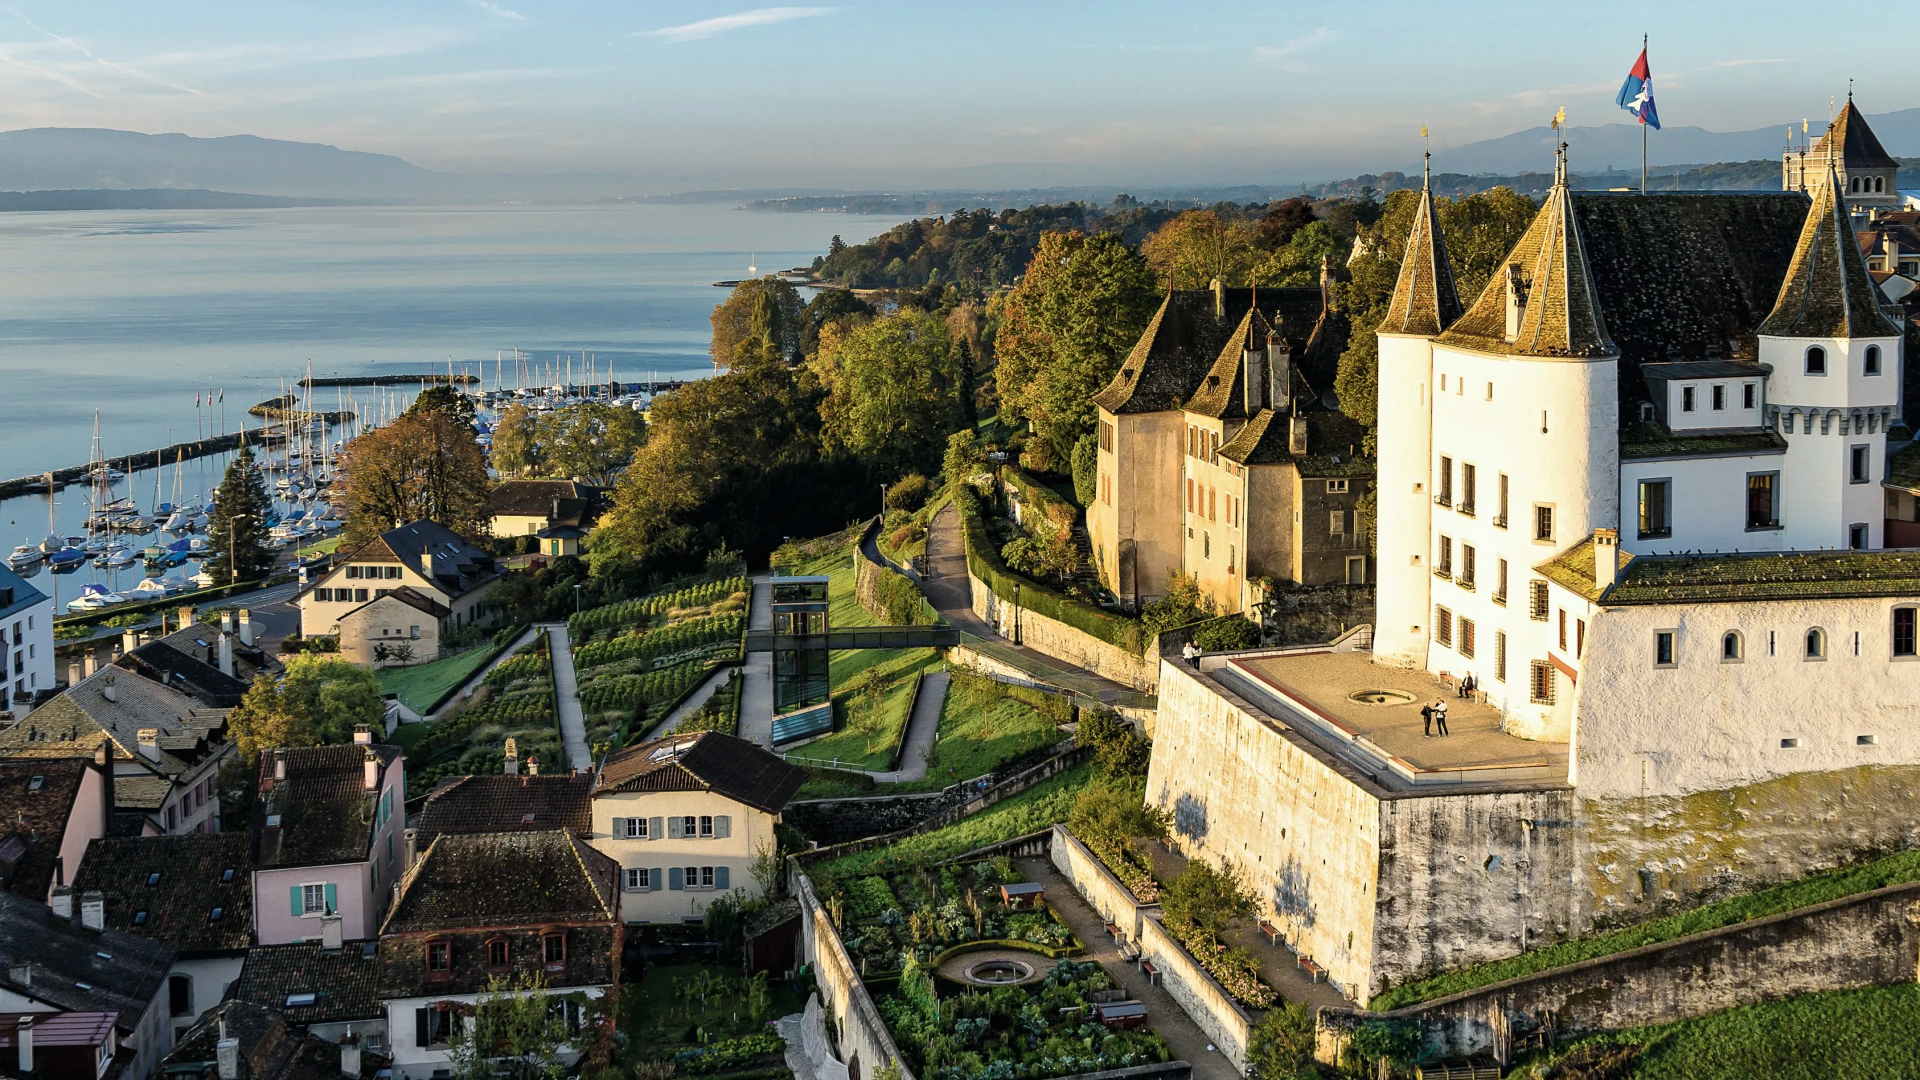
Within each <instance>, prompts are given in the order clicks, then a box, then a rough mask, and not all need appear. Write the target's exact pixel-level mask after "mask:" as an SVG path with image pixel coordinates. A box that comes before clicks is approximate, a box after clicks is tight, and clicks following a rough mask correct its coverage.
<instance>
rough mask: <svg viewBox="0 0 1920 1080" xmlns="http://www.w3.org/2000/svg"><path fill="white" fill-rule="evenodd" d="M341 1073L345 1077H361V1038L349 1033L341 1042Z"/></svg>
mask: <svg viewBox="0 0 1920 1080" xmlns="http://www.w3.org/2000/svg"><path fill="white" fill-rule="evenodd" d="M340 1073H341V1075H343V1076H353V1077H358V1076H359V1075H360V1036H358V1035H354V1034H351V1033H349V1034H348V1035H347V1037H346V1038H344V1039H341V1040H340Z"/></svg>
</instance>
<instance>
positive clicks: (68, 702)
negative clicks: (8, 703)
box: [0, 665, 227, 777]
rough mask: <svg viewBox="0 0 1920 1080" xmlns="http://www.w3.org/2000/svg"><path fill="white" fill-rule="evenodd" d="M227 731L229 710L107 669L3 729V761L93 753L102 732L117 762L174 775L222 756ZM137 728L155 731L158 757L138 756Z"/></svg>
mask: <svg viewBox="0 0 1920 1080" xmlns="http://www.w3.org/2000/svg"><path fill="white" fill-rule="evenodd" d="M226 727H227V714H226V710H224V709H208V708H205V707H203V705H202V703H201V702H200V701H199V700H198V699H196V698H194V697H192V696H191V695H188V694H185V693H182V692H180V691H178V690H174V689H172V688H170V687H165V686H161V685H160V684H159V683H156V682H153V681H152V680H149V679H145V678H142V677H140V676H138V675H135V674H132V673H130V672H127V671H123V670H121V669H120V668H117V667H114V666H112V665H108V666H107V667H104V668H101V669H100V670H99V671H97V672H95V673H94V674H92V675H90V676H88V677H87V678H85V679H82V680H81V681H80V682H79V683H78V684H76V685H74V686H72V687H70V688H68V689H67V691H66V692H65V693H62V694H60V695H58V696H56V697H55V698H54V699H53V700H51V701H49V702H47V703H46V704H45V705H42V706H41V707H40V708H38V709H36V710H34V711H33V712H32V713H30V714H28V716H27V718H26V719H25V720H23V721H21V722H20V723H18V724H15V725H14V726H12V727H10V728H7V729H5V730H4V731H0V757H26V756H34V757H56V756H57V757H70V756H73V755H88V756H91V755H92V754H93V752H94V749H95V748H96V747H97V746H99V744H100V736H101V735H102V734H104V735H106V736H107V737H108V738H109V739H111V740H112V741H113V750H114V758H115V760H118V761H137V762H141V763H142V764H144V765H145V766H146V768H148V769H149V770H151V771H153V772H155V773H158V774H160V775H162V776H168V777H178V776H181V775H182V774H185V773H188V772H191V771H193V770H194V769H195V768H197V767H198V766H199V764H200V763H201V762H202V761H203V760H205V759H206V758H207V757H208V756H209V755H216V754H219V753H221V752H223V751H224V749H225V745H226V743H225V736H226ZM141 728H157V729H159V731H160V741H159V754H158V756H157V757H156V758H152V759H149V758H144V757H142V756H141V754H140V738H139V736H140V729H141Z"/></svg>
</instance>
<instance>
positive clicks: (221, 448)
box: [0, 428, 287, 499]
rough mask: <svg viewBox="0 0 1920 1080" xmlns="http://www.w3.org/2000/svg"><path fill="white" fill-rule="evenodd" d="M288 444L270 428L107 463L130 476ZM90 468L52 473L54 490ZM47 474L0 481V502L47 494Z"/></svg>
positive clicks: (281, 433) (87, 473)
mask: <svg viewBox="0 0 1920 1080" xmlns="http://www.w3.org/2000/svg"><path fill="white" fill-rule="evenodd" d="M286 441H287V435H286V433H285V432H284V431H278V430H275V429H273V428H254V429H253V430H251V431H247V430H241V431H234V432H229V433H227V434H225V435H214V436H210V437H208V438H205V439H194V440H191V441H189V442H180V443H174V444H173V445H172V446H163V447H161V448H160V449H158V450H143V451H141V452H140V453H138V454H126V455H123V456H121V457H111V458H108V459H107V460H106V466H107V468H110V469H118V470H120V471H121V472H127V473H130V472H133V471H135V470H136V469H147V468H159V467H161V466H165V465H171V464H173V463H174V462H176V461H187V460H190V459H193V458H201V457H207V456H208V455H210V454H224V453H227V452H229V451H232V450H238V449H240V447H241V445H242V444H243V443H244V444H247V445H251V446H255V447H259V448H261V449H271V448H273V447H275V446H279V445H281V444H282V443H285V442H286ZM93 468H94V467H93V466H92V465H73V466H69V467H68V468H64V469H53V470H51V475H52V476H53V490H55V491H59V490H60V489H61V488H64V487H66V486H67V485H68V484H71V483H73V482H74V481H76V480H84V479H86V478H87V477H88V476H90V475H91V474H92V472H93ZM48 475H49V474H48V473H47V472H37V473H34V474H33V475H32V476H22V477H19V478H18V479H14V480H6V481H0V499H12V498H16V497H18V496H21V495H38V494H40V493H42V492H45V491H46V490H47V476H48Z"/></svg>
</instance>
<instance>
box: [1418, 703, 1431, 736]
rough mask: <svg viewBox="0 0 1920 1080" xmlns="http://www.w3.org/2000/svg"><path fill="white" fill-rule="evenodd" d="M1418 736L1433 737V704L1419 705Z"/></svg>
mask: <svg viewBox="0 0 1920 1080" xmlns="http://www.w3.org/2000/svg"><path fill="white" fill-rule="evenodd" d="M1420 737H1421V738H1423V739H1431V738H1433V706H1432V705H1422V706H1420Z"/></svg>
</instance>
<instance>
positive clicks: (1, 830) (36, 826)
mask: <svg viewBox="0 0 1920 1080" xmlns="http://www.w3.org/2000/svg"><path fill="white" fill-rule="evenodd" d="M92 765H93V759H92V758H54V759H29V760H26V761H0V886H4V887H5V888H6V890H7V891H8V892H10V893H13V894H14V895H16V896H24V897H27V898H28V899H30V900H38V901H40V902H41V903H43V904H44V903H46V900H47V893H48V891H49V890H51V889H52V888H53V877H54V863H55V862H56V861H57V860H58V859H59V857H60V844H61V841H62V840H64V839H65V837H66V835H67V822H68V820H69V819H70V818H72V816H73V811H74V802H75V800H77V799H78V798H79V797H80V789H81V788H82V787H83V786H84V785H85V781H86V777H87V770H88V768H90V767H91V766H92ZM36 780H37V781H38V783H37V784H36V783H35V781H36ZM73 869H74V868H73V867H71V866H69V867H67V873H69V874H71V873H72V872H73Z"/></svg>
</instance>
